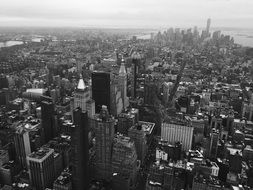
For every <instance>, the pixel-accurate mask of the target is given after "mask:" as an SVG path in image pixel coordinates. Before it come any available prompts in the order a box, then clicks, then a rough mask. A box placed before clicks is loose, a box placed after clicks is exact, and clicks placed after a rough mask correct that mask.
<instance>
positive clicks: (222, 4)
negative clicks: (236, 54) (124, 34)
mask: <svg viewBox="0 0 253 190" xmlns="http://www.w3.org/2000/svg"><path fill="white" fill-rule="evenodd" d="M207 18H211V19H212V23H211V26H212V27H238V28H253V0H0V26H81V27H82V26H91V27H119V28H122V27H131V28H143V27H145V28H147V27H149V28H150V27H152V28H153V27H169V26H173V27H192V26H195V25H197V26H199V27H205V25H206V20H207Z"/></svg>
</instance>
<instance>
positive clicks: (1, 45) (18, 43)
mask: <svg viewBox="0 0 253 190" xmlns="http://www.w3.org/2000/svg"><path fill="white" fill-rule="evenodd" d="M23 43H24V42H22V41H7V42H0V48H2V47H11V46H15V45H21V44H23Z"/></svg>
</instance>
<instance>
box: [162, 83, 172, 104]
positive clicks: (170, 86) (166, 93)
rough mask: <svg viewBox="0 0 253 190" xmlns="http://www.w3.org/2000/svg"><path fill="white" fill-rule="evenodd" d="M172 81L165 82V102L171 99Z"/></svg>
mask: <svg viewBox="0 0 253 190" xmlns="http://www.w3.org/2000/svg"><path fill="white" fill-rule="evenodd" d="M172 85H173V83H172V82H164V83H163V103H164V104H167V103H168V100H169V95H170V90H171V89H172Z"/></svg>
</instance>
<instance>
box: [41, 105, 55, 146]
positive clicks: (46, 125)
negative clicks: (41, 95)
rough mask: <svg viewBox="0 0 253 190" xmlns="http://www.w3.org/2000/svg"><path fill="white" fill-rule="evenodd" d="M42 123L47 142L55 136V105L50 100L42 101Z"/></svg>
mask: <svg viewBox="0 0 253 190" xmlns="http://www.w3.org/2000/svg"><path fill="white" fill-rule="evenodd" d="M41 124H42V128H43V130H44V135H45V136H44V141H45V143H47V142H48V141H50V140H51V139H53V138H54V136H55V134H54V105H53V103H52V102H49V101H42V102H41Z"/></svg>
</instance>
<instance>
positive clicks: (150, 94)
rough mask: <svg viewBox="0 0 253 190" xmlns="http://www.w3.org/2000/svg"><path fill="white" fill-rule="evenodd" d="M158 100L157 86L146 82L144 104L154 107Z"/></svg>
mask: <svg viewBox="0 0 253 190" xmlns="http://www.w3.org/2000/svg"><path fill="white" fill-rule="evenodd" d="M156 98H157V85H156V84H155V83H154V82H148V81H145V85H144V103H145V104H148V105H154V103H155V100H156Z"/></svg>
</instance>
